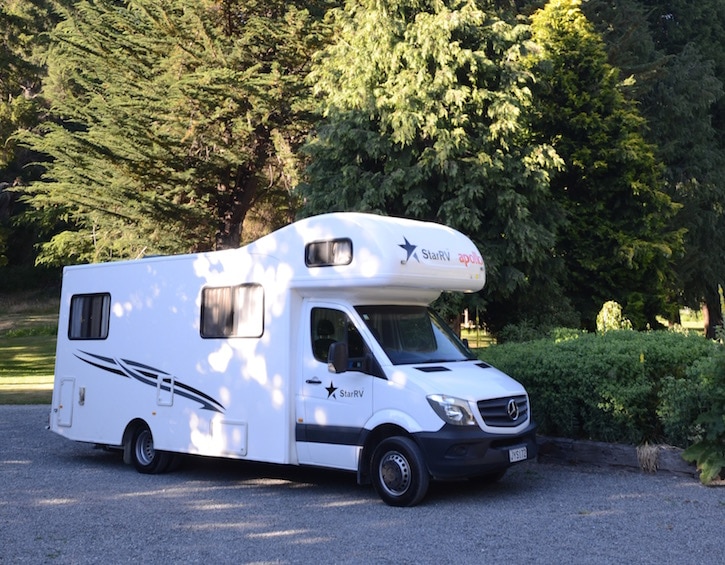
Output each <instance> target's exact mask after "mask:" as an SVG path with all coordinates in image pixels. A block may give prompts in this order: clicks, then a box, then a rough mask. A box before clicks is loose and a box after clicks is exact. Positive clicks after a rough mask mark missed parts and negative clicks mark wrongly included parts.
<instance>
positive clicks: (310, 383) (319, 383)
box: [305, 377, 322, 385]
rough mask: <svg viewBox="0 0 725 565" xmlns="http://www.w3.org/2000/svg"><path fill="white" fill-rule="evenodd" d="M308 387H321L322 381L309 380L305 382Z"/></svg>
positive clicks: (314, 378)
mask: <svg viewBox="0 0 725 565" xmlns="http://www.w3.org/2000/svg"><path fill="white" fill-rule="evenodd" d="M305 382H306V383H307V384H308V385H321V384H322V381H321V380H320V379H318V378H317V377H312V378H311V379H307V380H306V381H305Z"/></svg>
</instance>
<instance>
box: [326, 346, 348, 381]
mask: <svg viewBox="0 0 725 565" xmlns="http://www.w3.org/2000/svg"><path fill="white" fill-rule="evenodd" d="M327 370H328V371H330V372H331V373H344V372H345V371H347V343H343V342H341V341H337V342H335V343H333V344H332V345H331V346H330V351H329V352H328V353H327Z"/></svg>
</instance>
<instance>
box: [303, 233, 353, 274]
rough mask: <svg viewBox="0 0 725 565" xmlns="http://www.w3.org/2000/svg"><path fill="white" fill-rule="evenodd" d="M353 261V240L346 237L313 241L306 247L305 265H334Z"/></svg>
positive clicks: (347, 263)
mask: <svg viewBox="0 0 725 565" xmlns="http://www.w3.org/2000/svg"><path fill="white" fill-rule="evenodd" d="M350 263H352V240H351V239H349V238H347V237H345V238H341V239H330V240H326V241H313V242H312V243H308V244H307V246H306V247H305V265H307V266H308V267H332V266H335V265H349V264H350Z"/></svg>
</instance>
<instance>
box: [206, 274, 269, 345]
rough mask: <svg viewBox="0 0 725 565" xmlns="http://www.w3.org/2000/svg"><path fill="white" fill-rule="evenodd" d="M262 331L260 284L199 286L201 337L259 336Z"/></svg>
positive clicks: (262, 307) (262, 293)
mask: <svg viewBox="0 0 725 565" xmlns="http://www.w3.org/2000/svg"><path fill="white" fill-rule="evenodd" d="M263 332H264V289H263V288H262V286H261V285H258V284H245V285H240V286H223V287H218V288H205V289H204V290H202V293H201V336H202V337H210V338H220V337H260V336H261V335H262V333H263Z"/></svg>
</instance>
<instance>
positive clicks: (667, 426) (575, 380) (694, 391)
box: [480, 330, 725, 448]
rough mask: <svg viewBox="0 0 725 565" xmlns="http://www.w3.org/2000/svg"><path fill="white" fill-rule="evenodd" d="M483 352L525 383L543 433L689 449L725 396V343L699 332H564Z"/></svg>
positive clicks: (701, 434) (483, 355) (698, 439)
mask: <svg viewBox="0 0 725 565" xmlns="http://www.w3.org/2000/svg"><path fill="white" fill-rule="evenodd" d="M480 357H481V358H483V359H484V360H485V361H486V362H488V363H491V364H492V365H494V366H495V367H497V368H499V369H500V370H502V371H504V372H505V373H508V374H509V375H511V376H512V377H514V378H515V379H517V380H518V381H520V382H521V383H522V384H523V385H524V386H525V387H526V389H527V391H528V393H529V396H530V400H531V407H532V412H533V416H534V418H535V420H536V421H537V422H538V424H539V433H540V434H542V435H550V436H556V437H566V438H572V439H589V440H595V441H606V442H618V443H631V444H640V443H643V442H653V443H666V444H670V445H675V446H678V447H683V448H684V447H687V446H689V445H691V444H692V443H694V442H697V441H700V440H701V439H702V437H703V433H704V431H705V430H704V429H703V426H702V424H701V423H698V422H697V420H698V418H699V417H700V415H701V414H703V413H705V412H707V411H708V410H709V408H710V406H711V403H712V401H713V400H714V399H715V398H720V397H722V396H723V395H724V394H725V390H722V389H723V388H725V384H724V383H725V379H724V378H722V376H720V377H719V378H715V377H714V376H713V375H714V372H716V371H717V368H718V367H723V366H725V365H723V363H721V362H720V361H719V360H720V359H721V358H723V357H725V354H724V353H723V347H722V346H720V345H718V344H716V343H714V342H712V341H710V340H707V339H706V338H704V337H702V336H701V335H695V334H690V335H688V334H683V333H676V332H669V331H652V332H634V331H624V330H622V331H608V332H606V333H602V334H586V333H580V332H572V331H569V332H559V335H558V337H555V338H549V339H538V340H534V341H529V342H524V343H505V344H501V345H494V346H491V347H489V348H486V349H482V350H480Z"/></svg>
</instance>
